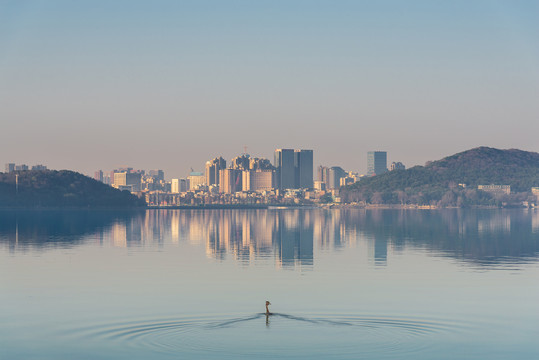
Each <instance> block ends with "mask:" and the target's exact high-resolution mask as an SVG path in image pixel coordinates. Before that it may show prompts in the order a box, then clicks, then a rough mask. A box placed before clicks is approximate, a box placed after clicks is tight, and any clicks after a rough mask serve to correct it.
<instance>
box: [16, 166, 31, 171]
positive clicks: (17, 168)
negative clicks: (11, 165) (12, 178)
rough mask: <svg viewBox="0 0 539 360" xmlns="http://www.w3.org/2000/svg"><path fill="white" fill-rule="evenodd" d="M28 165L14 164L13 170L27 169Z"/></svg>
mask: <svg viewBox="0 0 539 360" xmlns="http://www.w3.org/2000/svg"><path fill="white" fill-rule="evenodd" d="M27 170H28V165H26V164H21V165H15V171H27Z"/></svg>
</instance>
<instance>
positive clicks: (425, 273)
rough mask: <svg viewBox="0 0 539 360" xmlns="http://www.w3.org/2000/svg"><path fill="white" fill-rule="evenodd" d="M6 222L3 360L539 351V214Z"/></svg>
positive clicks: (185, 214)
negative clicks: (267, 304) (266, 311)
mask: <svg viewBox="0 0 539 360" xmlns="http://www.w3.org/2000/svg"><path fill="white" fill-rule="evenodd" d="M1 219H2V221H1V222H0V257H1V261H0V264H1V265H0V271H1V273H2V274H3V275H2V276H0V288H1V289H2V291H1V292H0V303H1V304H2V307H1V310H0V339H1V340H0V358H2V359H30V358H36V359H37V358H39V359H74V358H78V359H81V358H88V359H121V358H125V359H148V358H152V359H177V358H201V359H211V358H215V359H222V358H225V359H226V358H229V359H235V358H253V357H267V358H268V357H269V358H275V357H277V356H281V357H284V358H342V359H352V358H354V359H355V358H369V359H393V358H394V359H433V358H437V359H440V358H442V359H454V358H463V359H485V358H488V359H507V358H520V359H531V358H537V357H538V356H539V347H538V346H537V344H536V339H537V338H538V336H539V330H538V326H537V324H538V323H539V311H538V310H539V309H538V305H537V304H539V290H538V286H537V285H538V283H537V279H538V278H539V258H538V255H539V213H537V212H535V211H522V210H514V211H506V210H488V211H486V210H443V211H410V210H407V211H402V210H320V209H316V210H314V209H313V210H200V211H184V210H148V211H142V212H132V213H114V212H86V211H80V212H54V211H49V212H18V213H15V212H2V214H1ZM265 300H270V301H271V302H272V306H271V307H270V310H271V311H272V312H273V313H274V315H272V316H270V317H268V318H266V316H265V315H264V314H263V312H264V302H265Z"/></svg>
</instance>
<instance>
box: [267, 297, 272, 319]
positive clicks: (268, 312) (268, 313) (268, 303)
mask: <svg viewBox="0 0 539 360" xmlns="http://www.w3.org/2000/svg"><path fill="white" fill-rule="evenodd" d="M268 305H271V303H270V302H269V301H267V300H266V315H273V314H272V313H270V311H269V309H268Z"/></svg>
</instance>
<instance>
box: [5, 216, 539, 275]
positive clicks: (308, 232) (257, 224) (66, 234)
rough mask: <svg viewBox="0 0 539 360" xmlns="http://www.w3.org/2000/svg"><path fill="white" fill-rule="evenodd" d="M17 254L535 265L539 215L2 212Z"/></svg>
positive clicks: (302, 263)
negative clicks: (363, 257) (418, 254)
mask: <svg viewBox="0 0 539 360" xmlns="http://www.w3.org/2000/svg"><path fill="white" fill-rule="evenodd" d="M0 242H1V243H3V244H5V245H7V246H8V247H9V249H10V250H11V251H15V250H17V249H22V250H24V249H27V248H29V247H34V248H43V247H45V246H55V245H76V244H82V243H85V242H92V243H96V244H101V245H103V244H105V245H111V246H119V247H141V246H158V247H161V246H165V245H166V244H167V243H178V242H185V243H191V244H194V245H195V244H198V245H200V246H204V247H205V251H206V254H207V256H208V257H210V258H213V259H216V260H224V259H225V258H227V257H231V258H232V259H234V260H236V261H238V262H240V263H242V264H249V263H252V262H254V261H256V260H257V259H274V260H275V263H276V266H278V267H284V268H295V267H302V268H305V269H309V268H311V267H312V266H313V264H314V259H315V258H316V256H315V251H339V250H341V249H345V248H347V247H350V246H356V245H360V244H363V245H366V248H367V249H368V252H369V253H368V256H369V258H370V259H371V260H372V261H373V262H374V264H375V265H377V266H384V265H385V264H387V262H388V261H390V260H388V252H389V253H399V252H402V251H404V250H406V249H408V248H414V249H421V250H422V251H426V252H428V253H431V254H433V255H436V256H446V257H451V258H454V259H458V260H460V261H463V262H466V263H470V264H475V265H478V266H487V267H488V266H492V265H500V264H502V265H503V264H518V263H525V262H529V261H537V257H538V254H539V212H536V211H527V210H511V211H509V210H507V211H505V210H439V211H428V210H417V211H413V210H360V209H348V210H335V209H334V210H320V209H312V210H300V209H290V210H148V211H142V212H107V211H46V212H35V211H34V212H32V211H29V212H20V211H19V212H8V211H4V212H0Z"/></svg>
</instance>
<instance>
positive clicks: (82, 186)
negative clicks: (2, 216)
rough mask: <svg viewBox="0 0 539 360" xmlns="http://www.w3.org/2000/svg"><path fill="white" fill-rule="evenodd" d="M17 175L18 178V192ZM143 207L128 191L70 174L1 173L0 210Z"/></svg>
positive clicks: (43, 172)
mask: <svg viewBox="0 0 539 360" xmlns="http://www.w3.org/2000/svg"><path fill="white" fill-rule="evenodd" d="M16 174H18V175H19V187H18V191H16V186H15V175H16ZM145 205H146V203H145V202H144V201H143V200H141V199H139V198H138V197H136V196H135V195H132V194H131V193H129V192H126V191H120V190H117V189H114V188H112V187H110V186H108V185H106V184H103V183H101V182H99V181H96V180H94V179H92V178H89V177H87V176H84V175H82V174H79V173H77V172H73V171H68V170H62V171H53V170H39V171H17V172H13V173H0V207H54V208H55V207H85V208H86V207H91V208H101V207H107V208H126V207H140V206H145Z"/></svg>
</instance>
